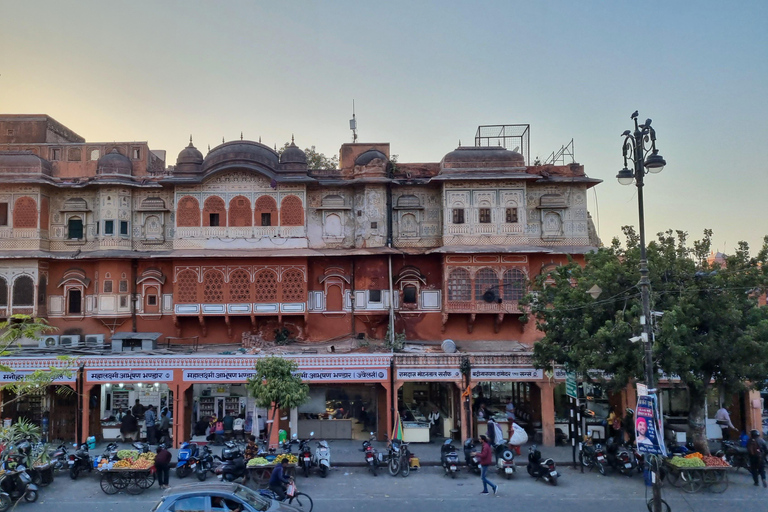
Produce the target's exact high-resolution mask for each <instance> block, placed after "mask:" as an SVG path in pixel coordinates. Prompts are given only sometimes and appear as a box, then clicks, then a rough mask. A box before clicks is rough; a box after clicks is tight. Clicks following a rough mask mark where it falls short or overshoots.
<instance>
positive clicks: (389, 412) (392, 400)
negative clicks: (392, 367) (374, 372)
mask: <svg viewBox="0 0 768 512" xmlns="http://www.w3.org/2000/svg"><path fill="white" fill-rule="evenodd" d="M381 385H382V386H383V387H384V395H385V396H386V397H387V400H386V405H387V429H388V430H389V432H387V435H389V434H391V433H392V429H393V428H394V425H395V416H394V414H392V408H393V404H394V403H395V401H396V400H397V393H396V392H395V396H394V398H393V396H392V390H391V389H390V386H389V383H388V382H387V383H384V382H382V383H381ZM379 438H381V434H379Z"/></svg>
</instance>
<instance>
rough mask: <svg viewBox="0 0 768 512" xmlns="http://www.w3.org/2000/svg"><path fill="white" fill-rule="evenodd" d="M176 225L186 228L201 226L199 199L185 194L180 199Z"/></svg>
mask: <svg viewBox="0 0 768 512" xmlns="http://www.w3.org/2000/svg"><path fill="white" fill-rule="evenodd" d="M176 225H177V226H179V227H185V228H187V227H189V228H193V227H199V226H200V203H198V202H197V199H195V198H194V197H191V196H185V197H182V198H181V199H180V200H179V206H178V207H177V208H176Z"/></svg>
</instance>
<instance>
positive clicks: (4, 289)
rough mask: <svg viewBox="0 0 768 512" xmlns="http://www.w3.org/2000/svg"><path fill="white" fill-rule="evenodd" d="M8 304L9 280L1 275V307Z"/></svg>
mask: <svg viewBox="0 0 768 512" xmlns="http://www.w3.org/2000/svg"><path fill="white" fill-rule="evenodd" d="M7 306H8V282H7V281H6V280H5V278H3V277H0V307H3V308H4V307H7Z"/></svg>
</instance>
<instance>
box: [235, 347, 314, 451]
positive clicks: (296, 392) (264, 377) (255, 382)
mask: <svg viewBox="0 0 768 512" xmlns="http://www.w3.org/2000/svg"><path fill="white" fill-rule="evenodd" d="M298 371H299V366H298V364H296V362H295V361H291V360H289V359H283V358H282V357H275V356H269V357H265V358H263V359H259V360H258V361H257V362H256V374H255V375H254V376H253V377H251V378H250V379H248V384H247V387H248V392H249V393H250V394H251V396H252V397H254V398H255V399H256V406H257V407H260V408H263V409H267V410H269V409H270V408H271V409H272V422H271V423H270V424H269V427H268V428H267V439H271V435H272V427H273V426H274V424H275V419H276V418H277V414H278V411H279V410H280V409H293V408H294V407H298V406H300V405H301V404H303V403H305V402H306V401H307V400H309V386H308V385H307V384H305V383H304V382H303V381H302V380H301V377H300V376H299V374H298ZM273 406H274V407H273ZM254 421H255V419H254Z"/></svg>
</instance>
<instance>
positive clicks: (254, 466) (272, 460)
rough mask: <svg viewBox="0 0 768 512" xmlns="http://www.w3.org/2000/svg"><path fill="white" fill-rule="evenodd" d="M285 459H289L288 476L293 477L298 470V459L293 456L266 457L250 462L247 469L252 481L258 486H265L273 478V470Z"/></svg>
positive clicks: (286, 471) (286, 472) (256, 458)
mask: <svg viewBox="0 0 768 512" xmlns="http://www.w3.org/2000/svg"><path fill="white" fill-rule="evenodd" d="M284 458H286V459H288V467H287V468H286V470H285V474H286V476H289V477H293V476H294V473H295V470H296V463H297V462H298V457H296V455H293V454H289V453H286V454H280V455H266V456H263V457H254V458H252V459H251V460H249V461H248V464H247V465H246V468H247V469H248V476H249V477H250V481H251V482H253V483H254V484H256V485H263V484H266V483H267V482H269V477H271V476H272V470H273V469H275V466H276V465H277V464H280V461H282V460H283V459H284Z"/></svg>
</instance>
